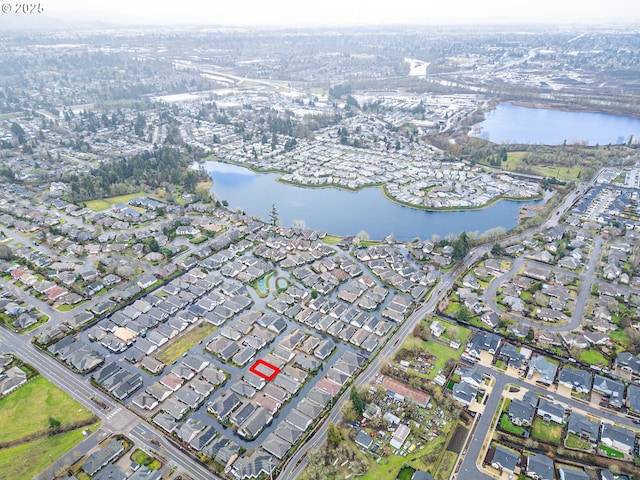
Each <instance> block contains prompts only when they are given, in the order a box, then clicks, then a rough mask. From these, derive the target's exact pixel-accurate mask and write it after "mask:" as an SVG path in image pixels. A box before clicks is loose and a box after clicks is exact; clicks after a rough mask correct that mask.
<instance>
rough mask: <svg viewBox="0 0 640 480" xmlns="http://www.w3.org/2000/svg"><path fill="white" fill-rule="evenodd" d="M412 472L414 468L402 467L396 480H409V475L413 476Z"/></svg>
mask: <svg viewBox="0 0 640 480" xmlns="http://www.w3.org/2000/svg"><path fill="white" fill-rule="evenodd" d="M414 473H415V470H414V469H413V468H411V467H404V468H403V469H402V470H400V473H399V474H398V476H397V477H396V478H397V480H411V477H413V474H414Z"/></svg>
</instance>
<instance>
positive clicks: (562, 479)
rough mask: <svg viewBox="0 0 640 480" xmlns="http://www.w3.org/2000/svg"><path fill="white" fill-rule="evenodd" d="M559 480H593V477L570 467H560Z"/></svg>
mask: <svg viewBox="0 0 640 480" xmlns="http://www.w3.org/2000/svg"><path fill="white" fill-rule="evenodd" d="M558 477H559V480H591V477H589V475H587V474H586V473H585V471H584V470H578V469H576V468H570V467H560V468H559V469H558Z"/></svg>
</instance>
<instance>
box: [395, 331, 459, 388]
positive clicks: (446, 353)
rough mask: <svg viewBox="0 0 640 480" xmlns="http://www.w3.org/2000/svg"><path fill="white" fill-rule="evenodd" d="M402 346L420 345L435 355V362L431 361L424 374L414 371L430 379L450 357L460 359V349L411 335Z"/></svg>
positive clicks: (412, 346) (409, 347)
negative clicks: (431, 367) (429, 367)
mask: <svg viewBox="0 0 640 480" xmlns="http://www.w3.org/2000/svg"><path fill="white" fill-rule="evenodd" d="M402 346H403V347H404V348H408V349H414V348H415V347H420V348H421V349H422V350H425V351H427V352H429V353H430V354H432V355H434V356H435V357H436V358H435V362H434V363H433V369H431V370H427V373H426V374H424V375H421V374H420V373H419V372H416V373H418V375H421V376H424V377H425V378H430V379H433V378H434V377H435V376H436V375H437V374H438V371H439V370H441V369H442V368H444V364H445V363H447V360H449V359H450V358H452V359H454V360H455V361H458V360H459V359H460V356H461V355H462V349H458V350H454V349H453V348H450V347H448V346H446V345H442V344H441V343H438V342H433V341H428V342H425V341H424V340H421V339H419V338H416V337H414V336H413V335H410V336H409V337H407V339H406V340H405V341H404V343H403V344H402Z"/></svg>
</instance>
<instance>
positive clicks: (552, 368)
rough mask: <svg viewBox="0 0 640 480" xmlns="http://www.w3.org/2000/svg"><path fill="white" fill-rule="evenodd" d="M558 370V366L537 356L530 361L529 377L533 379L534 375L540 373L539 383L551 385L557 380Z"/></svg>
mask: <svg viewBox="0 0 640 480" xmlns="http://www.w3.org/2000/svg"><path fill="white" fill-rule="evenodd" d="M557 370H558V366H557V365H556V364H555V363H551V362H550V361H549V360H547V359H546V358H545V357H543V356H539V355H537V356H535V357H533V358H532V359H531V360H530V361H529V372H528V373H527V377H528V378H532V377H533V375H534V373H539V374H540V377H539V378H538V379H537V381H538V382H541V383H544V384H545V385H551V384H552V383H553V381H554V380H555V378H556V371H557Z"/></svg>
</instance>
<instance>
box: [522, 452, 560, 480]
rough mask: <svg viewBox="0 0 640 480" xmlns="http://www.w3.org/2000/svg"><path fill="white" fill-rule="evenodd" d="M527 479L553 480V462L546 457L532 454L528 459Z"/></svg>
mask: <svg viewBox="0 0 640 480" xmlns="http://www.w3.org/2000/svg"><path fill="white" fill-rule="evenodd" d="M525 470H526V472H527V477H529V478H533V479H534V480H553V473H554V467H553V460H552V459H551V458H549V457H547V456H546V455H542V454H536V453H532V454H531V455H529V456H528V457H527V461H526V468H525Z"/></svg>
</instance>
